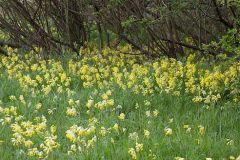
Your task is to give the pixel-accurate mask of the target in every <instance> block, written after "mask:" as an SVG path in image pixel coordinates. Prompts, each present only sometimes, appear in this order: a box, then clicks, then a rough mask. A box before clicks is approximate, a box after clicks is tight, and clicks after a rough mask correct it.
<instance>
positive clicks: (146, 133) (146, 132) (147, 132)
mask: <svg viewBox="0 0 240 160" xmlns="http://www.w3.org/2000/svg"><path fill="white" fill-rule="evenodd" d="M149 136H150V132H149V131H148V130H146V129H144V137H146V138H147V139H148V138H149Z"/></svg>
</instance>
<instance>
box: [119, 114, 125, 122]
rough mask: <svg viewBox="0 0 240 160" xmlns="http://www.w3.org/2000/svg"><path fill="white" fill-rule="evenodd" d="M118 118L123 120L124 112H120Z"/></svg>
mask: <svg viewBox="0 0 240 160" xmlns="http://www.w3.org/2000/svg"><path fill="white" fill-rule="evenodd" d="M118 119H120V120H121V121H124V120H125V114H124V113H121V114H120V115H119V116H118Z"/></svg>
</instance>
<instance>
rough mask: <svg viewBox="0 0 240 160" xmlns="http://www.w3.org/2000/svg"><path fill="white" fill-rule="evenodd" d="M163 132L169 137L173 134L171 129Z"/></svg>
mask: <svg viewBox="0 0 240 160" xmlns="http://www.w3.org/2000/svg"><path fill="white" fill-rule="evenodd" d="M164 132H165V135H166V136H171V135H172V134H173V131H172V129H171V128H165V129H164Z"/></svg>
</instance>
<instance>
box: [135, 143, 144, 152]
mask: <svg viewBox="0 0 240 160" xmlns="http://www.w3.org/2000/svg"><path fill="white" fill-rule="evenodd" d="M142 150H143V144H142V143H136V151H137V152H140V151H142Z"/></svg>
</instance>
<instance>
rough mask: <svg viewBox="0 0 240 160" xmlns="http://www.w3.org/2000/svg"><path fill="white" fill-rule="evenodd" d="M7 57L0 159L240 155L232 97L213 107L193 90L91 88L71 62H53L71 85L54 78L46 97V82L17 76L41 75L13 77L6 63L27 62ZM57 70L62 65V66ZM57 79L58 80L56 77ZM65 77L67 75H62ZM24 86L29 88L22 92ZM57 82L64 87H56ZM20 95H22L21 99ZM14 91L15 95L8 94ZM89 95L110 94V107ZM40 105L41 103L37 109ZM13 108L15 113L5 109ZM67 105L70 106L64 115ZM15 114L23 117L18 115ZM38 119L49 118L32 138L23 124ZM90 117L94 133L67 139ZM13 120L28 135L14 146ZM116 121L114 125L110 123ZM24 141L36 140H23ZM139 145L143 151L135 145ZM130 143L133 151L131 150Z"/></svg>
mask: <svg viewBox="0 0 240 160" xmlns="http://www.w3.org/2000/svg"><path fill="white" fill-rule="evenodd" d="M13 57H14V56H13ZM2 58H3V57H2ZM8 60H9V63H7V64H4V63H5V62H3V61H2V62H1V63H2V66H3V67H2V69H1V67H0V69H1V74H0V100H1V103H0V107H1V108H2V109H1V113H0V119H1V125H0V155H1V157H0V159H1V160H11V159H20V160H21V159H22V160H23V159H39V158H43V159H44V158H45V159H72V160H75V159H89V160H92V159H135V158H137V159H160V160H161V159H163V160H168V159H169V160H171V159H189V160H198V159H199V160H200V159H206V158H212V159H216V160H218V159H237V158H239V157H238V156H239V155H240V125H239V121H240V116H239V114H240V108H239V105H238V103H235V102H233V100H227V99H225V100H219V101H217V102H215V103H210V104H204V103H196V102H194V101H193V100H192V96H191V95H190V94H187V93H184V92H181V94H180V95H179V96H176V95H172V94H169V93H166V92H163V91H162V90H159V89H156V90H154V93H153V94H147V95H144V94H142V93H139V94H136V93H134V92H133V91H132V90H131V89H123V88H121V87H120V86H119V85H117V84H116V83H107V84H106V85H105V86H104V87H97V86H95V85H93V86H92V87H84V84H83V83H84V80H83V79H81V78H80V77H79V76H77V75H76V74H73V73H70V72H71V71H69V68H68V65H67V63H68V61H69V60H66V61H65V60H64V61H65V62H64V61H57V63H61V66H63V69H62V70H60V72H63V73H66V74H67V77H71V81H70V84H68V85H66V84H64V83H60V82H59V81H58V80H57V81H56V84H57V85H56V86H54V85H53V86H52V89H51V91H49V92H48V93H47V94H46V92H47V91H46V90H44V89H43V88H44V87H46V84H44V82H42V84H44V85H45V86H42V84H41V85H36V86H34V87H33V86H31V85H30V83H28V82H27V80H26V81H23V82H22V81H21V80H19V79H21V78H20V77H23V75H29V76H30V77H35V76H36V75H38V74H39V75H41V74H42V72H37V71H32V70H34V69H32V70H30V69H26V70H24V69H22V70H19V71H20V72H21V73H22V75H21V76H20V77H19V76H16V75H17V73H18V72H17V71H15V72H14V74H11V73H12V72H9V68H14V66H17V65H19V62H18V61H24V60H20V59H18V61H14V60H10V59H8ZM24 63H25V62H24ZM34 63H38V62H37V61H36V60H30V61H29V62H27V61H26V64H27V66H29V65H31V64H34ZM51 63H53V64H54V63H55V62H49V65H48V64H46V66H47V70H46V73H50V74H53V75H54V74H55V76H58V75H57V74H56V73H55V72H54V69H53V68H54V65H51ZM21 65H23V64H21ZM92 65H94V64H92ZM6 66H11V67H9V68H7V67H6ZM23 66H24V65H23ZM25 67H26V66H25ZM20 68H21V67H20ZM29 68H31V66H29ZM18 69H19V68H18ZM51 69H53V70H51ZM55 69H59V66H57V67H56V68H55ZM11 70H14V69H11ZM129 70H130V71H131V69H129ZM121 71H122V70H120V72H121ZM130 71H129V72H130ZM150 72H153V71H150ZM15 74H16V75H15ZM44 74H45V72H44ZM44 74H42V75H43V76H42V77H44ZM50 77H51V76H50ZM59 77H60V79H61V75H59ZM62 79H64V80H65V78H62ZM23 84H26V85H27V86H28V87H27V88H25V89H24V85H23ZM47 84H48V83H47ZM155 85H156V84H155ZM61 86H62V87H63V88H61V89H62V91H57V90H58V89H59V87H61ZM54 87H55V88H54ZM33 88H34V89H33ZM68 89H70V90H68ZM109 90H110V93H108V96H107V98H103V97H102V95H103V94H104V93H106V92H108V91H109ZM21 95H22V96H23V97H24V98H23V99H22V98H20V97H21ZM11 96H14V97H15V98H13V97H12V98H10V97H11ZM89 99H93V100H94V103H95V104H96V103H97V102H101V101H102V100H103V99H105V100H109V99H113V100H114V104H113V105H109V106H110V107H109V106H107V105H106V106H105V107H103V108H100V109H99V108H98V107H97V105H95V107H93V106H91V107H86V103H87V102H88V100H89ZM71 100H73V102H71ZM78 100H79V102H77V101H78ZM39 103H40V104H41V108H40V109H36V105H37V104H39ZM11 106H14V107H16V114H14V113H9V111H5V110H4V109H6V108H11ZM68 107H70V109H72V108H74V109H75V110H73V111H72V112H71V113H67V108H68ZM13 112H14V111H13ZM121 113H123V114H124V115H123V117H121V116H120V115H121ZM18 116H22V117H24V118H22V119H21V120H17V117H18ZM41 116H44V117H45V118H46V120H47V122H46V126H45V127H44V129H43V131H41V132H37V131H33V133H32V135H27V134H26V130H27V129H28V127H25V128H24V125H22V124H21V122H23V121H24V122H27V121H28V122H31V123H32V124H34V123H35V120H34V119H35V118H36V117H41ZM6 118H10V120H6ZM92 119H95V120H96V122H94V123H93V125H92V126H94V131H93V132H91V131H89V132H91V133H89V134H88V133H84V134H83V135H82V134H80V133H78V134H76V135H75V136H76V137H75V138H76V139H71V138H69V136H67V133H66V132H67V131H68V130H69V129H70V127H71V126H73V125H77V126H82V128H88V129H89V128H91V127H90V126H91V125H89V124H90V121H91V120H92ZM13 124H17V125H19V126H20V128H22V129H20V131H18V133H20V134H22V135H23V136H24V137H25V139H24V140H19V141H21V142H19V143H18V144H14V142H13V138H16V136H15V137H14V133H16V132H17V131H14V130H13V126H12V125H13ZM36 124H37V122H36ZM116 124H117V127H116V126H115V127H114V125H116ZM30 126H31V125H30ZM30 128H31V127H30ZM52 128H56V129H55V130H56V131H52ZM32 129H33V130H34V129H36V127H35V128H34V127H33V128H32ZM50 130H51V131H50ZM83 132H87V130H84V131H83ZM52 135H56V139H53V141H55V142H56V143H57V144H55V142H54V143H53V145H51V143H50V145H48V144H47V142H45V140H46V137H47V136H50V137H51V136H52ZM27 139H29V140H31V141H32V143H33V144H31V145H29V146H28V145H26V144H25V141H26V140H27ZM41 144H44V145H45V146H47V147H49V148H48V149H49V152H48V151H47V150H44V149H42V148H41ZM137 144H139V147H140V148H137ZM141 145H142V146H141ZM32 148H37V149H38V150H39V151H42V153H41V154H43V155H41V154H40V155H38V154H37V153H35V154H33V155H31V154H30V153H29V150H30V149H32ZM131 148H132V150H133V151H134V152H132V153H130V152H129V150H130V149H131ZM134 154H136V157H134Z"/></svg>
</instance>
